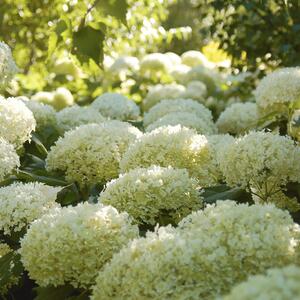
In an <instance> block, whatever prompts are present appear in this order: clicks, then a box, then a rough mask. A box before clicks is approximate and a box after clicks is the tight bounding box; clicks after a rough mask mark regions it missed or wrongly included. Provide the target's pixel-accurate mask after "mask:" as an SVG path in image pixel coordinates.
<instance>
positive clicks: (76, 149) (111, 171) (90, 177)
mask: <svg viewBox="0 0 300 300" xmlns="http://www.w3.org/2000/svg"><path fill="white" fill-rule="evenodd" d="M140 135H141V132H140V131H139V130H138V129H137V128H135V127H133V126H131V125H130V124H128V123H125V122H120V121H107V122H104V123H101V124H87V125H81V126H79V127H77V128H76V129H74V130H70V131H67V132H66V133H65V135H64V137H61V138H59V139H58V141H57V142H56V144H55V145H54V146H52V147H51V149H50V152H49V154H48V157H47V160H46V168H47V169H48V170H61V171H64V172H65V174H66V179H67V180H69V181H75V182H78V183H79V184H80V185H81V186H84V185H90V184H95V183H105V182H106V181H107V180H110V179H112V178H115V177H117V176H118V175H119V162H120V160H121V157H122V156H123V154H124V152H125V151H126V150H127V148H128V145H129V144H130V143H132V142H133V141H134V140H135V139H136V138H137V137H138V136H140Z"/></svg>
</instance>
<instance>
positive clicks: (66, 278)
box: [19, 202, 138, 288]
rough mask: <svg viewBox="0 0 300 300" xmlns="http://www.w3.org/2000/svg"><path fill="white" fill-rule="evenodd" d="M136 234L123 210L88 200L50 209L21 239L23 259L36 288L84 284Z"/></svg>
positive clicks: (91, 279)
mask: <svg viewBox="0 0 300 300" xmlns="http://www.w3.org/2000/svg"><path fill="white" fill-rule="evenodd" d="M137 236H138V228H137V226H135V225H132V224H131V219H130V218H129V216H128V214H127V213H118V211H117V210H116V209H115V208H113V207H111V206H103V205H101V204H89V203H87V202H85V203H81V204H78V205H77V206H75V207H72V206H68V207H63V208H55V209H52V210H51V211H50V212H49V213H48V214H46V215H44V216H42V217H41V218H40V219H38V220H36V221H34V222H33V223H32V224H31V226H30V228H29V229H28V231H27V233H26V235H25V236H24V238H22V239H21V248H20V250H19V252H20V254H21V260H22V263H23V265H24V267H25V269H26V270H27V271H28V272H29V277H30V278H31V279H33V280H35V281H36V282H37V283H38V284H39V285H40V286H48V285H54V286H59V285H64V284H66V283H69V284H71V285H73V286H74V287H82V288H88V287H90V286H91V285H93V283H94V280H95V277H96V275H97V273H98V271H99V269H100V268H101V267H102V266H103V265H104V264H105V263H106V262H108V261H109V260H110V259H111V257H112V255H113V254H114V253H115V252H118V251H119V250H120V249H121V247H122V246H124V245H126V244H127V243H128V242H129V241H130V240H131V239H133V238H136V237H137Z"/></svg>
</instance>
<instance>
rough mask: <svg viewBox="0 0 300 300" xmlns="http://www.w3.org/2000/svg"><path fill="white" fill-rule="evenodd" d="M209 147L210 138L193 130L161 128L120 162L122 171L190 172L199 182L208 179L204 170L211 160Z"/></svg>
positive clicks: (172, 127) (149, 135) (131, 147)
mask: <svg viewBox="0 0 300 300" xmlns="http://www.w3.org/2000/svg"><path fill="white" fill-rule="evenodd" d="M207 144H208V142H207V138H206V137H205V136H203V135H199V134H197V133H196V131H195V130H193V129H188V128H185V127H182V126H181V125H177V126H164V127H159V128H157V129H154V130H153V131H151V132H148V133H146V134H144V135H143V136H141V137H140V138H139V139H137V140H136V142H135V143H133V144H132V145H130V146H129V148H128V150H127V151H126V153H125V154H124V156H123V158H122V160H121V162H120V167H121V171H122V172H123V173H124V172H126V171H129V170H131V169H135V168H137V167H150V166H151V165H159V166H161V167H168V166H172V167H174V168H178V169H187V170H188V172H189V174H190V176H192V177H195V178H197V179H199V178H200V177H201V178H202V177H206V176H207V172H206V170H205V169H203V168H202V166H203V165H205V164H206V161H207V159H208V157H209V151H208V147H207ZM200 184H201V181H200Z"/></svg>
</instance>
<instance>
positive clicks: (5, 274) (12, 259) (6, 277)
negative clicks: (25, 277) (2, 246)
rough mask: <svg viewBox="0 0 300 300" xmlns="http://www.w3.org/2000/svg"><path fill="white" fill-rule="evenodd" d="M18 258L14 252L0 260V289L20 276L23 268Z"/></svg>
mask: <svg viewBox="0 0 300 300" xmlns="http://www.w3.org/2000/svg"><path fill="white" fill-rule="evenodd" d="M20 258H21V257H20V255H19V254H18V253H16V252H15V251H11V252H9V253H7V254H6V255H4V256H2V257H1V258H0V287H2V286H5V285H7V284H9V283H10V282H11V280H12V279H13V278H16V277H17V278H18V277H20V276H21V275H22V273H23V272H24V268H23V265H22V263H21V260H20Z"/></svg>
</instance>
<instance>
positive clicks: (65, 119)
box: [56, 105, 105, 133]
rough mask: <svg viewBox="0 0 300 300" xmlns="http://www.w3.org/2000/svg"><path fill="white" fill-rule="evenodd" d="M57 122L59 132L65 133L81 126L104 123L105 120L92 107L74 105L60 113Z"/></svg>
mask: <svg viewBox="0 0 300 300" xmlns="http://www.w3.org/2000/svg"><path fill="white" fill-rule="evenodd" d="M56 120H57V127H58V129H59V131H60V132H61V133H64V132H65V131H68V130H71V129H74V128H76V127H77V126H80V125H84V124H90V123H101V122H104V121H105V118H104V117H103V116H102V115H101V113H100V112H99V111H97V110H95V109H93V108H92V107H89V106H88V107H82V106H78V105H73V106H70V107H66V108H64V109H62V110H61V111H59V112H58V113H57V115H56Z"/></svg>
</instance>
